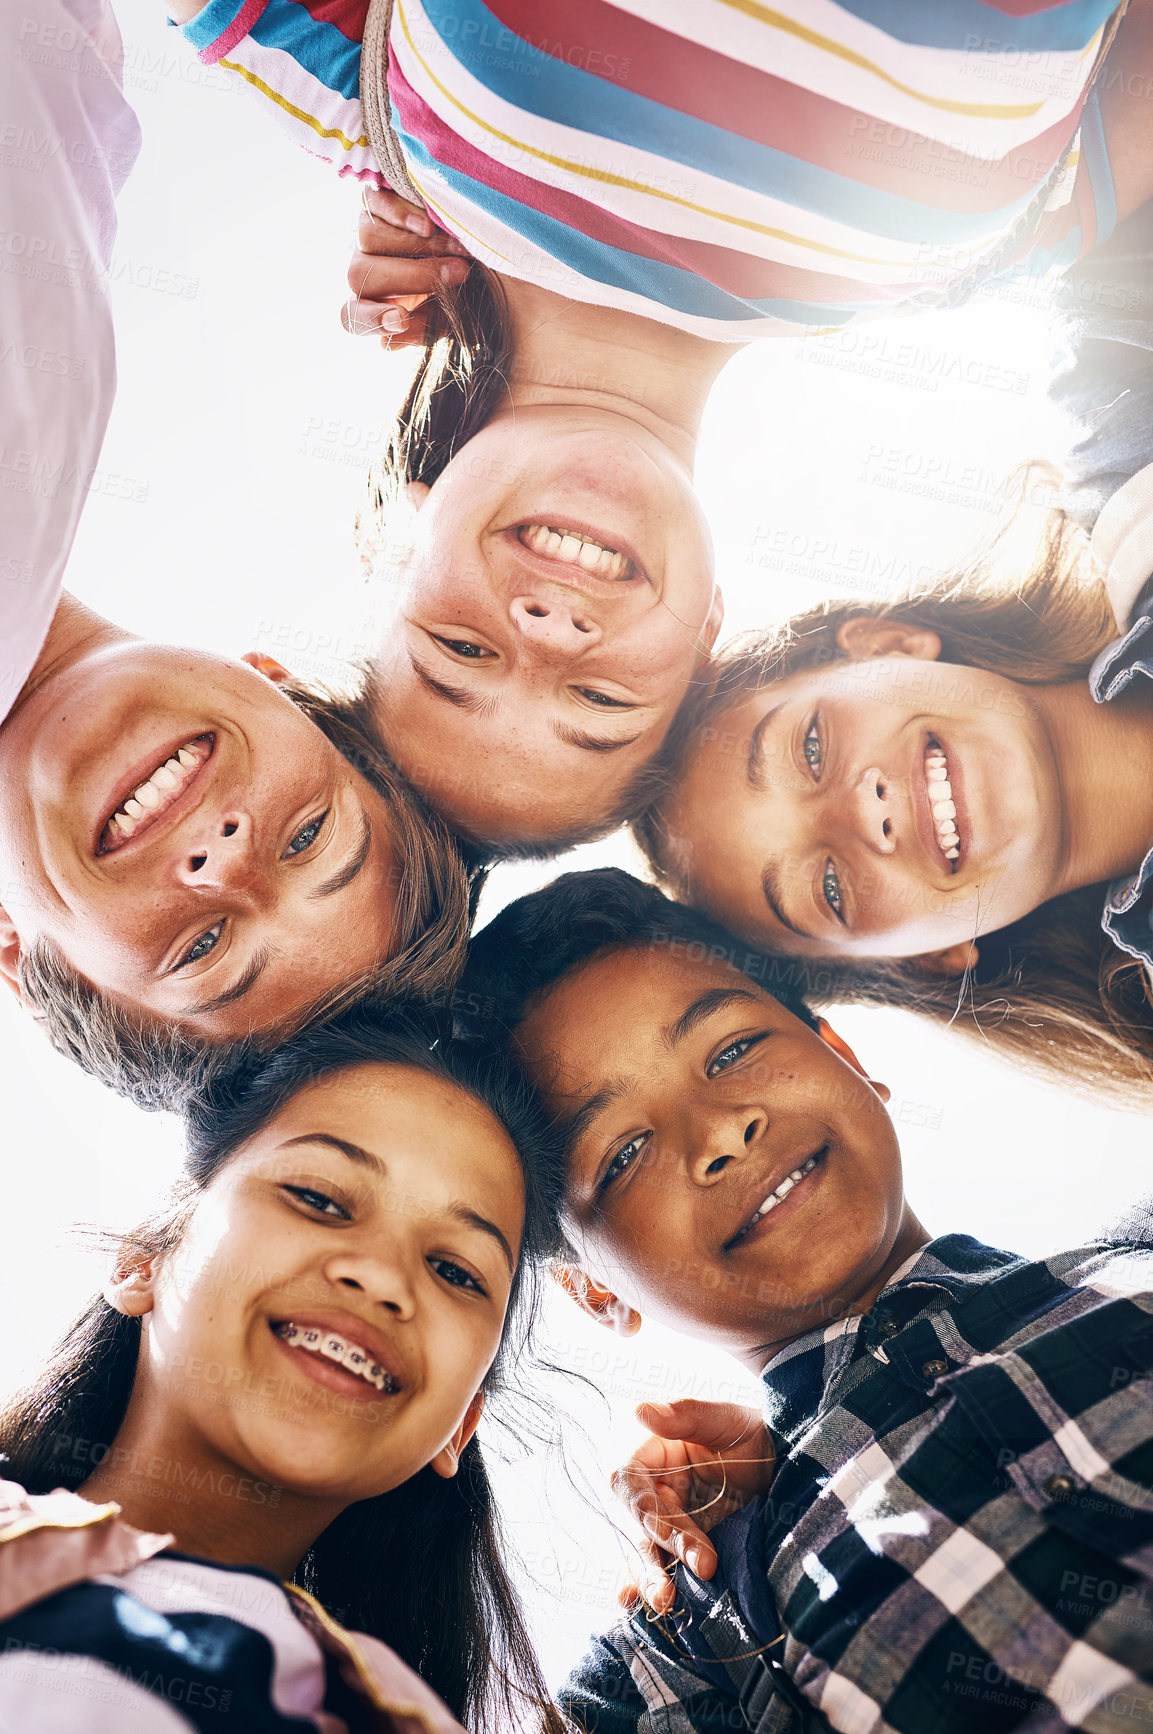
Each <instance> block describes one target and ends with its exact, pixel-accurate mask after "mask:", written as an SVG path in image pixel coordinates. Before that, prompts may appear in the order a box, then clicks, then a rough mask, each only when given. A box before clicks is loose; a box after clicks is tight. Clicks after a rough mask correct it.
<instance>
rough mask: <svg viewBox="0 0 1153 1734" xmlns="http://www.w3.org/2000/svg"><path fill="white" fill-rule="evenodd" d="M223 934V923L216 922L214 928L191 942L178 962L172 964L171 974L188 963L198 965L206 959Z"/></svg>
mask: <svg viewBox="0 0 1153 1734" xmlns="http://www.w3.org/2000/svg"><path fill="white" fill-rule="evenodd" d="M223 932H224V923H223V921H218V922H217V923H216V926H215V927H210V928H209V929H208V930H207V932H205V933H202V934H201V935H200V938H199V939H195V940H193V942H192V944H191V945H190V946H189V948H188V950H187V951H186V952H185V953H184V956H183V957H182V958H181V959H180V961H179V962H178V963H174V964H173V966H172V973H173V974H175V972H176V971H177V970H178V969H184V968H185V967H186V965H188V964H190V963H199V962H200V960H201V958H202V957H207V956H208V954H209V952H210V951H215V950H216V947H217V944H218V943H219V940H220V936H221V934H222V933H223Z"/></svg>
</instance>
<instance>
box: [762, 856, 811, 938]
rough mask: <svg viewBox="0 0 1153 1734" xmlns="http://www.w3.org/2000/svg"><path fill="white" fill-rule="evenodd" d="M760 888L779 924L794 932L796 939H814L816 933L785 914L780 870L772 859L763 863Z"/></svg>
mask: <svg viewBox="0 0 1153 1734" xmlns="http://www.w3.org/2000/svg"><path fill="white" fill-rule="evenodd" d="M761 890H762V891H763V892H764V894H765V902H766V903H767V904H768V906H769V908H770V909H771V910H772V912H773V914H774V915H775V916H776V918H777V920H778V921H779V922H780V924H781V926H782V927H784V928H786V929H787V931H788V932H789V933H795V934H796V935H797V937H798V939H815V938H817V937H818V936H817V935H816V934H813V933H810V932H809V931H808V930H807V928H804V927H798V926H797V924H796V922H795V921H790V920H789V918H788V916H787V915H786V914H785V907H784V904H783V902H782V901H781V876H780V871H779V869H778V868H777V865H776V863H775V862H774V861H768V862H766V864H765V869H764V872H763V873H762V874H761Z"/></svg>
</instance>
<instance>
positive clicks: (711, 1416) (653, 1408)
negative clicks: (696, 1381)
mask: <svg viewBox="0 0 1153 1734" xmlns="http://www.w3.org/2000/svg"><path fill="white" fill-rule="evenodd" d="M636 1413H637V1420H638V1421H639V1422H640V1423H641V1425H642V1427H647V1428H648V1429H649V1432H650V1433H656V1434H659V1436H660V1437H661V1438H662V1439H685V1440H692V1441H693V1443H694V1444H696V1445H707V1446H708V1447H709V1448H710V1449H712V1450H724V1449H727V1448H728V1447H730V1446H732V1445H737V1444H739V1443H740V1441H741V1440H742V1439H745V1438H749V1437H751V1435H752V1434H753V1432H754V1430H755V1429H756V1428H757V1427H759V1426H760V1425H761V1421H760V1417H759V1415H757V1414H756V1413H755V1411H753V1410H752V1409H745V1408H742V1406H741V1405H740V1404H739V1403H705V1402H701V1401H700V1400H699V1399H698V1398H696V1397H684V1398H682V1399H681V1400H680V1401H679V1402H677V1403H641V1404H639V1405H638V1407H637V1412H636Z"/></svg>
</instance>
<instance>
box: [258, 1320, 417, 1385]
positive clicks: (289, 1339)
mask: <svg viewBox="0 0 1153 1734" xmlns="http://www.w3.org/2000/svg"><path fill="white" fill-rule="evenodd" d="M272 1328H273V1330H274V1331H275V1332H276V1334H277V1336H278V1337H279V1338H280V1339H281V1341H282V1342H285V1343H289V1344H290V1345H291V1346H292V1347H293V1348H294V1349H308V1350H309V1352H310V1353H311V1354H314V1355H323V1356H324V1359H325V1360H326V1361H335V1362H336V1364H337V1366H338V1367H344V1368H345V1369H346V1370H347V1371H348V1372H350V1373H355V1374H356V1376H357V1378H359V1379H364V1380H366V1381H367V1383H368V1384H370V1385H372V1386H374V1387H375V1389H376V1390H378V1391H382V1392H383V1393H384V1395H385V1396H390V1395H391V1394H392V1392H393V1391H399V1390H400V1386H399V1385H398V1384H397V1382H396V1380H395V1379H394V1378H393V1376H392V1374H391V1373H388V1372H386V1371H385V1369H384V1368H383V1367H382V1366H379V1365H378V1364H377V1362H376V1361H374V1360H373V1359H372V1356H371V1355H369V1354H367V1353H366V1352H365V1350H364V1349H361V1348H358V1347H357V1345H356V1344H355V1343H349V1342H346V1341H345V1339H344V1338H343V1337H342V1336H338V1335H337V1333H336V1332H335V1331H322V1330H321V1329H320V1328H319V1327H318V1326H317V1325H296V1324H293V1323H292V1320H291V1319H285V1320H284V1322H283V1323H282V1324H276V1325H273V1327H272Z"/></svg>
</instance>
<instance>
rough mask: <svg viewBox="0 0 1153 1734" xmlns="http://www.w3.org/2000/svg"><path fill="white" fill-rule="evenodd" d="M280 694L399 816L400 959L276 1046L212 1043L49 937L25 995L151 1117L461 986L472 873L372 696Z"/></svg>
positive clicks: (68, 1049)
mask: <svg viewBox="0 0 1153 1734" xmlns="http://www.w3.org/2000/svg"><path fill="white" fill-rule="evenodd" d="M281 691H282V692H284V693H286V694H287V696H288V697H289V698H291V699H292V700H293V702H294V703H295V704H297V705H298V706H299V707H300V709H301V710H302V711H304V713H305V714H306V715H307V716H308V717H309V718H310V719H311V721H313V722H314V723H315V724H316V725H317V727H318V728H319V729H320V730H321V732H322V733H323V734H324V735H326V736H327V738H328V739H329V740H330V741H331V742H332V744H333V746H334V747H336V749H337V751H338V752H339V753H340V754H341V755H342V756H343V757H344V758H345V759H347V760H348V762H349V764H351V765H352V766H353V767H354V769H355V770H357V771H359V772H360V774H361V775H362V776H363V777H364V778H365V780H366V781H367V782H368V783H369V784H371V786H372V787H373V788H374V789H375V790H376V791H377V793H378V794H379V795H381V796H382V797H383V798H384V800H385V802H386V803H387V805H388V808H389V817H390V819H391V822H392V833H393V843H394V847H395V850H396V855H397V858H398V860H399V862H400V863H401V872H400V875H399V880H398V884H397V887H396V917H395V924H394V935H395V939H396V952H395V955H394V956H392V957H391V958H389V959H387V960H386V961H382V962H375V963H373V964H371V965H369V966H368V967H367V968H365V969H363V970H361V971H360V972H359V973H358V974H356V975H355V976H351V977H349V978H348V979H347V980H345V981H342V982H338V983H337V984H336V986H335V987H332V988H330V989H329V990H328V992H327V993H325V994H323V995H322V996H321V997H320V998H319V999H318V1000H316V1001H315V1002H314V1003H313V1004H312V1005H311V1006H309V1007H308V1008H306V1009H305V1010H304V1011H302V1012H301V1013H300V1014H298V1016H297V1017H296V1018H295V1019H294V1020H292V1022H291V1023H290V1024H289V1025H288V1026H287V1027H278V1028H277V1029H276V1030H275V1031H269V1032H268V1034H267V1038H266V1039H265V1040H262V1039H261V1038H260V1037H249V1038H247V1039H245V1040H242V1041H238V1042H237V1041H232V1042H213V1041H211V1040H210V1039H208V1038H207V1037H205V1036H200V1035H193V1034H190V1033H189V1032H188V1031H187V1030H183V1029H181V1028H180V1027H179V1026H178V1025H174V1024H171V1023H168V1022H165V1021H163V1020H160V1019H156V1018H149V1017H142V1016H141V1015H140V1013H139V1012H136V1011H134V1010H132V1009H131V1008H130V1007H126V1006H124V1005H122V1004H120V1003H119V1002H118V1001H116V1000H115V999H113V998H112V997H111V995H109V994H106V993H104V992H103V991H102V990H101V989H100V988H98V987H96V986H95V985H94V984H93V983H92V982H90V981H88V980H87V979H86V978H85V977H84V976H82V975H81V974H80V973H79V972H78V971H77V970H75V969H73V967H72V965H71V964H70V963H69V962H68V961H67V959H66V958H65V957H64V956H63V954H62V953H61V952H60V950H59V949H58V948H57V947H56V946H55V945H53V944H51V943H50V942H48V941H46V940H36V941H34V943H33V944H32V945H31V946H29V948H28V950H27V952H26V953H25V954H24V956H23V957H22V959H21V963H20V986H21V989H22V991H23V995H24V998H25V1001H26V1002H27V1004H28V1005H29V1008H30V1010H31V1011H32V1013H33V1015H34V1016H35V1017H36V1018H37V1019H38V1020H39V1021H40V1022H41V1023H42V1024H43V1026H44V1029H45V1031H46V1033H47V1035H48V1038H49V1040H50V1041H51V1042H52V1045H53V1047H55V1048H56V1049H57V1051H58V1052H59V1053H62V1054H64V1055H65V1056H66V1057H67V1058H68V1059H70V1060H75V1062H76V1063H77V1065H79V1066H80V1067H82V1068H83V1070H84V1071H86V1072H88V1073H90V1074H91V1075H92V1076H93V1077H96V1078H99V1079H100V1081H101V1083H104V1084H107V1085H108V1086H109V1088H110V1089H113V1090H116V1091H117V1092H118V1093H119V1094H120V1095H124V1096H128V1097H130V1098H131V1099H132V1100H133V1101H134V1102H136V1103H137V1104H138V1105H139V1106H140V1107H142V1108H149V1109H151V1108H156V1109H179V1108H180V1106H181V1105H182V1103H184V1102H186V1101H187V1100H188V1099H189V1098H190V1096H192V1095H196V1094H199V1093H200V1092H202V1091H203V1090H204V1089H205V1088H206V1087H207V1086H208V1085H209V1084H210V1083H211V1082H212V1081H213V1080H214V1079H215V1078H216V1077H217V1076H218V1075H219V1074H221V1073H222V1072H226V1071H229V1070H231V1069H232V1068H233V1067H235V1066H237V1065H238V1064H240V1063H241V1062H242V1061H244V1060H245V1059H246V1058H248V1057H249V1056H250V1055H251V1054H252V1053H253V1052H254V1051H257V1050H259V1049H262V1048H263V1047H265V1046H268V1047H272V1046H275V1045H276V1043H277V1042H279V1041H281V1040H283V1039H284V1037H285V1036H286V1035H288V1034H291V1033H294V1032H295V1031H296V1030H298V1029H300V1028H302V1027H303V1026H304V1025H306V1024H314V1023H326V1022H328V1021H329V1019H331V1018H334V1017H336V1016H337V1015H338V1014H339V1013H341V1012H343V1011H346V1010H347V1009H348V1008H349V1007H350V1006H352V1005H355V1004H357V1003H359V1002H360V1001H362V1000H371V999H382V1000H391V999H395V998H400V997H410V998H414V999H418V1000H426V1001H434V1000H439V999H443V998H444V997H445V996H446V995H447V994H449V993H451V991H452V989H453V988H454V987H455V986H456V983H457V981H458V979H459V977H460V973H461V970H462V969H463V967H464V960H465V949H466V947H467V944H468V932H469V926H470V921H471V908H470V874H469V871H468V869H467V868H466V865H465V862H464V859H463V857H462V855H461V852H460V849H459V847H458V846H457V844H456V842H455V840H454V839H453V837H452V834H451V832H450V831H449V830H448V828H447V826H445V825H444V824H443V822H442V821H441V820H440V819H438V818H437V817H436V816H435V815H434V814H431V813H429V812H428V811H427V810H426V809H425V807H424V806H423V804H422V803H421V801H420V800H419V798H418V797H417V795H416V794H415V793H414V792H413V790H411V789H410V788H409V787H408V785H407V783H406V782H405V781H404V779H403V778H402V777H401V775H400V773H399V772H398V771H397V770H396V768H395V766H394V765H393V764H392V762H391V761H390V759H389V758H388V756H387V754H386V753H385V752H384V750H383V749H382V748H381V747H380V745H379V744H378V743H377V741H376V739H375V736H374V734H373V732H372V727H371V721H370V716H371V713H370V710H369V707H368V705H367V702H366V700H365V698H364V695H363V694H359V695H357V696H356V697H354V698H340V697H337V696H336V695H334V694H333V693H330V692H328V691H326V690H324V689H323V688H321V687H318V686H309V685H306V684H305V683H303V682H300V681H296V680H293V681H289V682H286V683H285V684H284V685H283V686H282V687H281Z"/></svg>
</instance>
